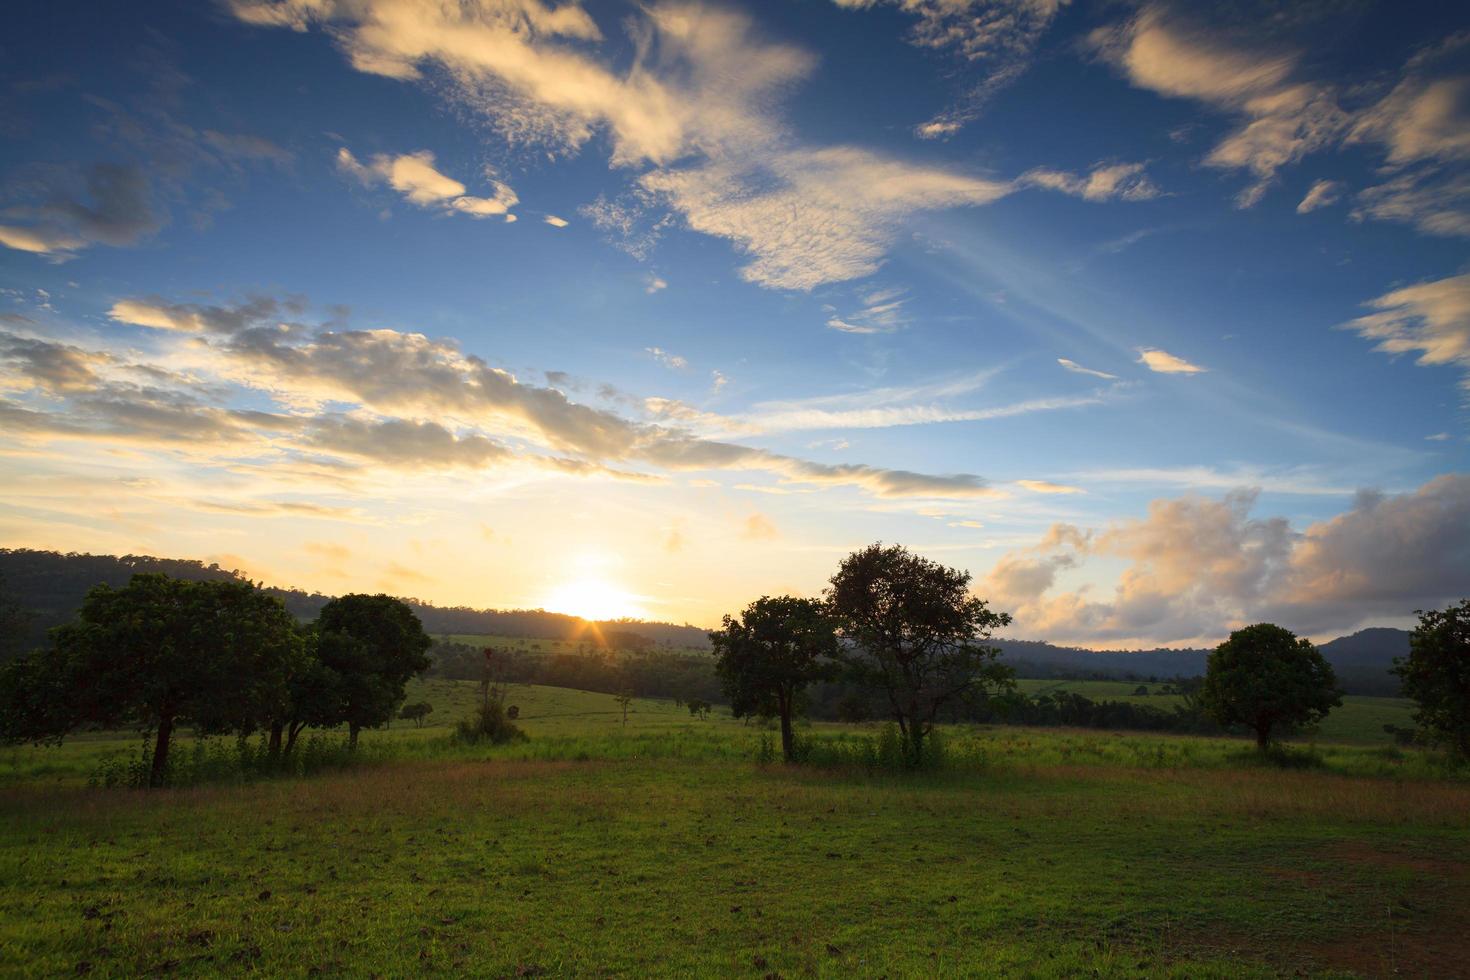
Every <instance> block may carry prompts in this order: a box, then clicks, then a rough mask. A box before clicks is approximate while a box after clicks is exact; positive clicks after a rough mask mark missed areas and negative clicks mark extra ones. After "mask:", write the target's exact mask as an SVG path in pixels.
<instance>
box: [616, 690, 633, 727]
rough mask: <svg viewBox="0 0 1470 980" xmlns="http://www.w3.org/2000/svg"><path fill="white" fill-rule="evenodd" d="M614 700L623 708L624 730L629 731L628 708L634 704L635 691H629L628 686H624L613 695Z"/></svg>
mask: <svg viewBox="0 0 1470 980" xmlns="http://www.w3.org/2000/svg"><path fill="white" fill-rule="evenodd" d="M613 700H614V701H616V702H617V703H618V707H619V708H621V709H623V730H624V731H627V729H628V708H629V707H630V706H631V705H632V704H633V692H632V691H629V690H628V689H627V688H624V689H623V690H621V691H619V692H618V693H617V694H615V695H613Z"/></svg>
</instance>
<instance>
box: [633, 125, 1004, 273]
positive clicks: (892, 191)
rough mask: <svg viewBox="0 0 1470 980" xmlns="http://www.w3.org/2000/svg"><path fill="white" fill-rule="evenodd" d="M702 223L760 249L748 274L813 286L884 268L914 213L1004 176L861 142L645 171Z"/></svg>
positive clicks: (999, 187) (985, 196)
mask: <svg viewBox="0 0 1470 980" xmlns="http://www.w3.org/2000/svg"><path fill="white" fill-rule="evenodd" d="M640 183H641V185H642V186H643V187H644V189H646V190H648V191H650V192H652V193H654V194H656V195H658V196H659V197H660V198H662V199H664V200H666V201H668V202H669V204H670V205H671V206H673V207H674V209H675V210H677V211H678V212H679V213H681V214H682V215H683V216H684V218H685V220H686V221H687V222H688V223H689V226H690V227H691V228H693V229H694V230H695V231H699V232H703V233H705V234H708V235H715V236H718V237H721V238H727V239H729V240H731V241H732V242H734V243H735V245H736V247H737V248H738V249H739V250H740V251H742V252H745V253H746V254H748V255H750V256H751V261H750V262H749V263H748V264H747V265H746V266H745V267H744V268H743V269H741V275H742V277H743V278H745V279H746V280H747V281H750V282H754V283H757V284H759V285H762V286H767V287H770V288H776V289H798V290H810V289H812V288H814V287H816V286H819V285H822V284H825V283H831V282H842V281H845V280H848V279H856V278H859V277H862V276H866V275H870V274H871V273H873V272H876V271H877V269H878V267H879V266H880V265H881V264H882V261H883V257H884V255H885V254H886V252H887V250H888V248H889V246H890V245H891V244H892V241H893V238H894V237H895V235H896V234H897V230H898V228H899V226H900V225H901V224H902V223H903V222H904V221H905V220H906V219H907V218H908V217H909V216H911V215H913V214H915V213H917V212H921V211H933V210H938V209H943V208H951V207H957V206H964V205H971V206H973V205H981V204H988V203H990V202H992V201H994V200H996V199H997V198H999V197H1002V196H1004V195H1005V194H1007V193H1008V192H1009V191H1010V186H1009V185H1008V184H1006V183H1004V182H1000V181H994V180H989V179H986V178H982V177H976V176H971V175H968V174H962V173H956V172H952V171H948V170H943V169H939V168H933V167H923V166H917V165H913V164H908V163H903V162H900V161H897V160H894V159H891V158H887V157H883V156H880V155H878V154H875V153H871V152H869V151H866V150H860V149H857V148H855V147H842V146H838V147H828V148H825V149H794V150H787V151H784V152H778V153H776V154H774V155H772V156H761V157H756V158H751V159H749V160H745V161H741V162H739V163H736V162H734V161H731V162H726V163H718V164H716V163H711V164H708V165H706V166H703V167H696V168H690V169H684V170H662V171H654V172H652V173H650V174H646V175H645V176H644V177H643V178H641V180H640Z"/></svg>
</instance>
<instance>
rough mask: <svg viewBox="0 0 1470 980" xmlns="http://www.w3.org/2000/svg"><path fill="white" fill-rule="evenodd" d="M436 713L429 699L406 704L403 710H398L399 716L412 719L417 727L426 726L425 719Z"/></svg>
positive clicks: (406, 719) (405, 719) (407, 719)
mask: <svg viewBox="0 0 1470 980" xmlns="http://www.w3.org/2000/svg"><path fill="white" fill-rule="evenodd" d="M433 713H434V706H433V705H432V704H430V703H429V702H427V701H420V702H418V703H417V704H405V705H404V706H403V710H402V711H400V712H398V717H400V718H402V719H403V720H404V721H411V722H413V724H414V727H415V728H423V727H424V719H425V718H427V717H429V715H431V714H433Z"/></svg>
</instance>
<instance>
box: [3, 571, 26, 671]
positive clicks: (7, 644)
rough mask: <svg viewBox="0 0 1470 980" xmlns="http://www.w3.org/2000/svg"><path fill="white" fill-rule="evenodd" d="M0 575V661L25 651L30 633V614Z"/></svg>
mask: <svg viewBox="0 0 1470 980" xmlns="http://www.w3.org/2000/svg"><path fill="white" fill-rule="evenodd" d="M8 585H9V583H8V582H6V580H5V578H4V577H3V576H0V663H4V662H5V661H7V660H10V659H12V658H14V657H18V656H20V655H21V654H22V653H24V652H25V650H26V646H27V644H28V641H29V640H30V635H31V620H32V616H31V614H30V612H28V611H27V610H26V609H25V607H23V606H22V605H21V604H20V603H19V602H18V601H17V600H16V598H15V596H14V594H13V593H12V592H11V591H10V589H9V588H8Z"/></svg>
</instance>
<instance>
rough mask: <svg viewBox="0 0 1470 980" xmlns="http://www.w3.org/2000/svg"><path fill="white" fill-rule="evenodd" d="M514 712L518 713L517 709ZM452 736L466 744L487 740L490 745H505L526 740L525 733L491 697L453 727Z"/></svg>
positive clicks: (502, 706) (475, 743) (503, 707)
mask: <svg viewBox="0 0 1470 980" xmlns="http://www.w3.org/2000/svg"><path fill="white" fill-rule="evenodd" d="M516 714H520V712H519V711H517V712H516ZM454 737H455V739H456V740H457V741H459V742H462V743H464V744H466V745H477V744H479V743H481V742H488V743H489V744H491V745H506V744H508V743H510V742H524V741H526V738H527V736H526V733H525V732H523V731H521V729H520V726H518V725H517V724H516V723H515V722H513V721H511V720H510V718H509V717H508V714H507V712H506V710H505V706H504V705H502V704H501V703H500V702H499V701H497V700H495V699H493V698H492V699H491V700H489V701H486V702H485V703H484V704H482V705H480V706H479V707H478V708H476V709H475V713H474V715H473V716H472V717H470V718H466V719H465V720H464V721H461V722H460V723H459V727H458V728H457V729H455V733H454Z"/></svg>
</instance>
